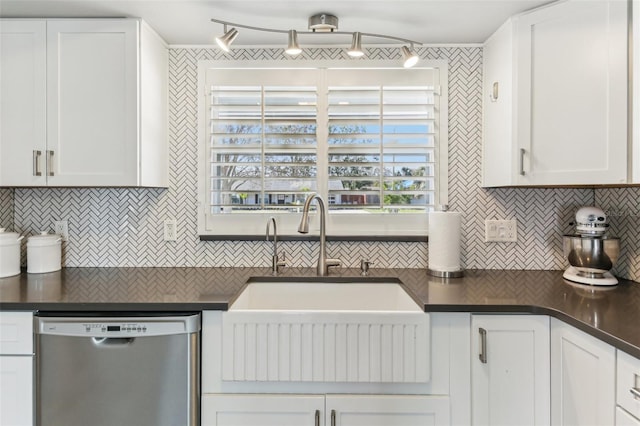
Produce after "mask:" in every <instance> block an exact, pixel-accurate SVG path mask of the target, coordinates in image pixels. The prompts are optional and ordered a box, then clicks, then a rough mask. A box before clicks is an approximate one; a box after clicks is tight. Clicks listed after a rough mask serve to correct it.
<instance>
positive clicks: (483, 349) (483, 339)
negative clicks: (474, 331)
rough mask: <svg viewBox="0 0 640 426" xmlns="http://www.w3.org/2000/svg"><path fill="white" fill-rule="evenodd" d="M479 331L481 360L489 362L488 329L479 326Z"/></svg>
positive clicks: (484, 362)
mask: <svg viewBox="0 0 640 426" xmlns="http://www.w3.org/2000/svg"><path fill="white" fill-rule="evenodd" d="M478 332H479V333H480V355H479V356H478V358H480V362H481V363H483V364H486V363H487V330H485V329H484V328H479V329H478Z"/></svg>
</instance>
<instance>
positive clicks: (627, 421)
mask: <svg viewBox="0 0 640 426" xmlns="http://www.w3.org/2000/svg"><path fill="white" fill-rule="evenodd" d="M615 425H616V426H640V420H638V419H636V418H635V417H633V416H632V415H631V414H629V413H627V412H626V411H624V410H623V409H622V408H620V407H616V423H615Z"/></svg>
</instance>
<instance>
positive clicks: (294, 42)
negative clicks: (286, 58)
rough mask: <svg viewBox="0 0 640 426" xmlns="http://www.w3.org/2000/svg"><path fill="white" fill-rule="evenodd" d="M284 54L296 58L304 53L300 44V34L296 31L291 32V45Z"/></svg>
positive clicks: (289, 44) (288, 45)
mask: <svg viewBox="0 0 640 426" xmlns="http://www.w3.org/2000/svg"><path fill="white" fill-rule="evenodd" d="M284 52H285V53H286V54H287V55H291V56H296V55H298V54H300V53H301V52H302V49H300V45H299V44H298V32H297V31H296V30H289V43H288V44H287V48H286V49H285V51H284Z"/></svg>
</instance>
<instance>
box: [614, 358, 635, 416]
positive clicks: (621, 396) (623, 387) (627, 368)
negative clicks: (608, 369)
mask: <svg viewBox="0 0 640 426" xmlns="http://www.w3.org/2000/svg"><path fill="white" fill-rule="evenodd" d="M616 357H617V358H616V359H617V362H616V403H617V404H618V406H617V407H616V425H623V426H626V425H633V426H640V359H638V358H635V357H632V356H631V355H629V354H627V353H625V352H622V351H620V350H618V351H616Z"/></svg>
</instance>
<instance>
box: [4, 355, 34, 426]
mask: <svg viewBox="0 0 640 426" xmlns="http://www.w3.org/2000/svg"><path fill="white" fill-rule="evenodd" d="M31 424H33V357H32V356H3V355H0V425H7V426H9V425H10V426H27V425H31Z"/></svg>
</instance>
